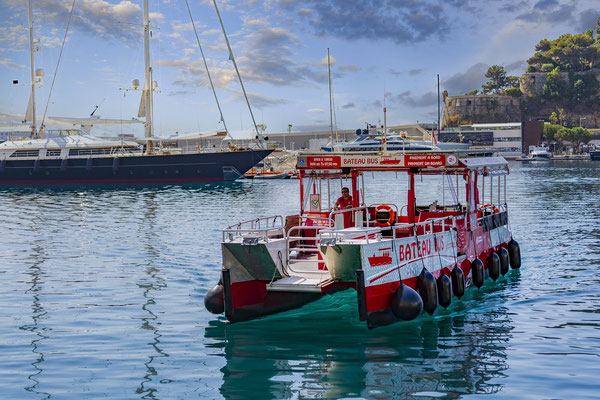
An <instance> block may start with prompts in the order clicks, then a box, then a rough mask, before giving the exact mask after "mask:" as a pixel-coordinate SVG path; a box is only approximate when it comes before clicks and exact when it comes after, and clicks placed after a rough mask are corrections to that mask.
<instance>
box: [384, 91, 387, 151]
mask: <svg viewBox="0 0 600 400" xmlns="http://www.w3.org/2000/svg"><path fill="white" fill-rule="evenodd" d="M383 104H384V107H383V154H387V116H386V113H387V107H385V95H384V96H383Z"/></svg>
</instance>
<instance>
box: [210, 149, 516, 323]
mask: <svg viewBox="0 0 600 400" xmlns="http://www.w3.org/2000/svg"><path fill="white" fill-rule="evenodd" d="M297 169H298V171H299V173H300V178H301V179H300V180H299V182H300V212H299V214H296V215H290V216H286V217H284V216H271V217H265V218H259V219H253V220H249V221H246V222H241V223H239V224H236V225H233V226H230V227H228V228H226V229H224V230H223V241H222V245H221V247H222V252H223V268H222V272H221V279H220V281H219V283H218V284H217V285H216V286H215V287H214V288H213V289H211V290H210V291H209V292H208V293H207V294H206V297H205V305H206V308H207V309H208V310H209V311H211V312H213V313H216V314H218V313H223V312H224V313H225V316H226V317H227V319H228V320H229V321H230V322H238V321H245V320H250V319H254V318H258V317H261V316H263V315H267V314H272V313H276V312H280V311H284V310H289V309H292V308H297V307H300V306H302V305H303V304H306V303H307V302H310V301H313V300H316V299H318V298H320V297H321V296H323V295H326V294H330V293H334V292H336V291H339V290H345V289H349V288H352V289H354V290H356V292H357V299H358V309H359V316H360V319H361V320H366V321H367V324H368V326H369V327H370V328H373V327H377V326H382V325H388V324H391V323H394V322H396V321H400V320H411V319H414V318H416V317H417V316H418V315H419V314H421V313H422V312H423V311H425V312H427V313H429V314H433V313H434V311H435V310H436V309H437V308H438V307H443V308H446V307H448V306H449V305H450V303H451V302H452V301H454V297H456V298H460V297H461V296H462V295H463V294H464V292H465V289H466V288H467V287H469V286H470V285H474V286H476V287H481V286H482V285H483V284H484V281H485V279H487V278H491V279H493V280H494V281H495V280H496V279H498V278H499V277H500V276H502V275H504V274H506V273H507V272H508V270H509V268H510V267H512V268H519V267H520V265H521V256H520V249H519V245H518V244H517V242H516V241H515V240H513V238H512V234H511V231H510V228H509V225H508V212H507V205H506V177H507V175H508V174H509V169H508V163H507V162H506V160H505V159H504V158H502V157H476V158H462V157H461V154H460V153H457V152H448V151H430V152H423V151H420V152H418V153H408V152H406V153H388V154H386V153H383V154H382V153H360V154H357V153H333V154H323V153H301V154H299V156H298V159H297ZM380 171H396V172H397V173H400V172H401V173H405V174H407V175H408V178H407V179H408V189H407V191H406V198H405V199H404V198H403V199H381V200H385V202H380V203H374V204H368V203H367V202H366V201H365V198H366V197H367V196H366V193H365V192H366V190H367V188H366V187H365V185H364V178H363V174H364V173H365V172H380ZM387 175H389V174H387ZM419 175H437V176H439V178H440V179H441V180H442V185H441V188H442V190H443V193H448V192H450V194H451V195H448V196H446V195H444V196H443V198H444V200H446V199H448V198H450V199H451V200H450V201H449V204H439V202H438V201H434V202H432V203H431V204H426V205H418V204H417V203H416V192H417V187H416V185H415V177H417V176H419ZM344 182H346V183H344ZM390 184H393V182H392V183H390ZM344 185H347V186H350V190H351V191H350V194H351V196H352V208H349V209H344V210H332V208H331V207H332V206H333V204H334V203H335V199H336V198H337V197H338V196H339V193H340V187H341V186H344ZM459 188H462V190H458V189H459Z"/></svg>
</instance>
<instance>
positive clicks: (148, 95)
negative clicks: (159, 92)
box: [30, 0, 154, 138]
mask: <svg viewBox="0 0 600 400" xmlns="http://www.w3.org/2000/svg"><path fill="white" fill-rule="evenodd" d="M30 1H31V0H30ZM144 67H145V70H146V82H145V84H144V86H145V88H146V90H145V91H144V92H143V93H144V95H145V108H146V123H145V128H146V129H145V136H146V137H147V138H149V137H153V136H154V126H153V125H152V122H153V121H152V118H153V115H154V114H153V112H154V107H153V105H154V103H153V98H152V92H153V91H154V88H153V87H152V84H153V83H152V66H151V65H150V18H149V16H148V0H144Z"/></svg>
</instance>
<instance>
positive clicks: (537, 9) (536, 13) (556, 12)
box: [517, 0, 576, 24]
mask: <svg viewBox="0 0 600 400" xmlns="http://www.w3.org/2000/svg"><path fill="white" fill-rule="evenodd" d="M575 8H576V7H575V5H574V4H560V3H559V2H558V1H557V0H540V1H538V2H537V3H535V4H534V6H533V8H532V9H531V10H530V11H527V12H524V13H522V14H520V15H518V16H517V19H518V20H521V21H526V22H536V23H544V24H565V23H570V22H571V23H572V22H573V21H574V20H575V18H574V16H573V12H574V11H575Z"/></svg>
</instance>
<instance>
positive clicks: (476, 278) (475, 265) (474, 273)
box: [471, 258, 484, 288]
mask: <svg viewBox="0 0 600 400" xmlns="http://www.w3.org/2000/svg"><path fill="white" fill-rule="evenodd" d="M471 278H472V279H473V285H475V286H476V287H478V288H480V287H481V286H483V279H484V275H483V262H481V260H480V259H479V258H476V259H474V260H473V261H471Z"/></svg>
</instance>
